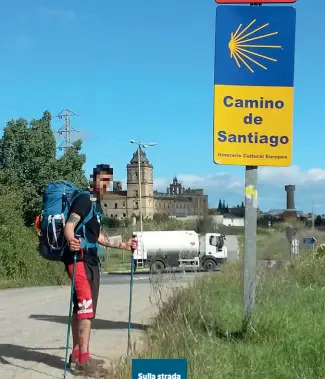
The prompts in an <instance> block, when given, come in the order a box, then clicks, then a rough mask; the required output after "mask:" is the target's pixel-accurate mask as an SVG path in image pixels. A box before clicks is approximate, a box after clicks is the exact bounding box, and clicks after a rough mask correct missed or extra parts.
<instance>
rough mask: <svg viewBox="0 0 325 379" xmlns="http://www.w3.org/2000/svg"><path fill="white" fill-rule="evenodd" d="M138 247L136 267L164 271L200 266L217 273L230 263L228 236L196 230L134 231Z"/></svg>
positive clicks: (135, 259) (135, 254)
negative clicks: (223, 265)
mask: <svg viewBox="0 0 325 379" xmlns="http://www.w3.org/2000/svg"><path fill="white" fill-rule="evenodd" d="M133 235H134V236H135V237H137V240H138V248H137V250H135V251H134V262H135V267H136V268H140V267H148V266H149V267H150V269H151V270H152V271H154V272H162V271H163V270H164V269H165V268H167V267H182V268H186V267H187V268H188V267H196V268H198V269H203V270H205V271H214V270H216V269H217V267H218V266H219V265H220V264H222V263H224V262H225V261H226V260H227V247H226V246H225V242H224V241H225V239H226V238H225V236H224V235H223V234H218V233H207V234H204V235H199V234H198V233H196V232H195V231H192V230H177V231H161V232H134V233H133Z"/></svg>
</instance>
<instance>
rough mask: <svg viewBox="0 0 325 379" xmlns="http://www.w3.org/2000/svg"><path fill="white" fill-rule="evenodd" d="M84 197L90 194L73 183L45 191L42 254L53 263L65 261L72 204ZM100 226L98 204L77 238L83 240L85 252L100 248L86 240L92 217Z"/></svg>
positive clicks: (54, 185) (56, 184)
mask: <svg viewBox="0 0 325 379" xmlns="http://www.w3.org/2000/svg"><path fill="white" fill-rule="evenodd" d="M81 194H88V195H89V196H90V193H89V192H88V191H85V190H80V189H79V188H78V187H77V186H75V185H74V184H73V183H70V182H67V181H63V180H62V181H54V182H51V183H49V184H48V185H47V187H45V188H44V191H43V206H42V215H41V218H40V223H39V229H40V230H39V253H40V255H41V256H42V257H43V258H45V259H48V260H51V261H61V260H62V255H63V252H64V249H65V247H66V245H67V242H66V239H65V237H64V226H65V223H66V222H67V220H68V217H69V215H70V208H71V204H72V202H73V201H74V200H75V199H76V198H77V197H78V196H80V195H81ZM94 216H95V217H97V220H98V222H100V220H101V217H102V214H101V213H99V212H97V210H96V204H95V202H92V206H91V210H90V212H89V213H88V215H86V217H85V218H84V219H83V220H81V222H80V223H79V225H78V227H77V228H76V229H75V236H78V237H81V238H82V240H81V241H82V248H84V249H85V248H86V249H87V248H91V247H97V244H96V243H89V242H88V241H87V239H86V234H85V225H86V224H87V222H88V221H89V220H90V219H91V218H92V217H94Z"/></svg>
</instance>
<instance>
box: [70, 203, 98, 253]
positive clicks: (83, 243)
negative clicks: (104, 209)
mask: <svg viewBox="0 0 325 379" xmlns="http://www.w3.org/2000/svg"><path fill="white" fill-rule="evenodd" d="M99 214H101V212H98V211H97V210H96V203H95V202H91V209H90V211H89V213H88V214H87V216H86V217H85V218H84V219H83V220H82V222H81V223H80V224H79V225H78V227H77V229H76V230H75V235H78V236H80V237H81V247H82V248H83V249H89V248H90V249H91V248H97V247H98V245H97V242H95V243H94V242H88V241H87V238H86V224H87V222H89V221H90V220H91V219H92V218H93V217H94V216H95V217H98V215H99ZM80 231H81V232H82V233H81V235H80V234H79V233H80Z"/></svg>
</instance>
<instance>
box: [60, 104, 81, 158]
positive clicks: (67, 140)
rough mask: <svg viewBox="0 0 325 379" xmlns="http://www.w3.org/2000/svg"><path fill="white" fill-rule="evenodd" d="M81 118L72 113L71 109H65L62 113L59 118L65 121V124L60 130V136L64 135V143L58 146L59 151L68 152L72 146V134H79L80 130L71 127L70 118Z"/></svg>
mask: <svg viewBox="0 0 325 379" xmlns="http://www.w3.org/2000/svg"><path fill="white" fill-rule="evenodd" d="M71 116H79V115H78V114H77V113H74V112H72V111H71V110H70V109H63V111H62V112H60V113H59V115H58V116H57V117H58V118H59V119H61V120H64V124H63V125H62V127H61V128H60V129H59V130H58V132H57V133H58V134H59V135H60V136H62V135H64V141H62V142H61V144H60V145H59V146H58V149H59V150H66V149H67V148H68V147H71V146H72V143H71V132H79V130H76V129H74V128H73V127H72V126H71V121H70V117H71Z"/></svg>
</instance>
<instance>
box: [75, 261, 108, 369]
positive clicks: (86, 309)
mask: <svg viewBox="0 0 325 379" xmlns="http://www.w3.org/2000/svg"><path fill="white" fill-rule="evenodd" d="M78 273H79V274H80V277H81V276H82V277H83V278H84V279H83V280H82V284H79V287H78V288H77V285H78V283H79V281H77V282H76V295H77V299H78V310H77V318H78V343H79V352H80V355H79V362H78V363H77V365H76V372H77V373H78V374H83V375H90V376H91V375H95V374H98V373H100V374H104V373H107V371H106V370H105V369H103V368H102V367H100V366H101V365H103V364H104V363H105V362H104V361H103V360H97V359H93V358H90V355H89V340H90V333H91V322H92V319H93V318H94V317H95V314H96V308H97V299H98V288H99V276H100V274H99V266H92V265H89V264H88V263H86V262H84V263H83V266H82V268H80V269H79V272H78ZM85 279H86V280H85ZM80 281H81V280H80Z"/></svg>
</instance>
